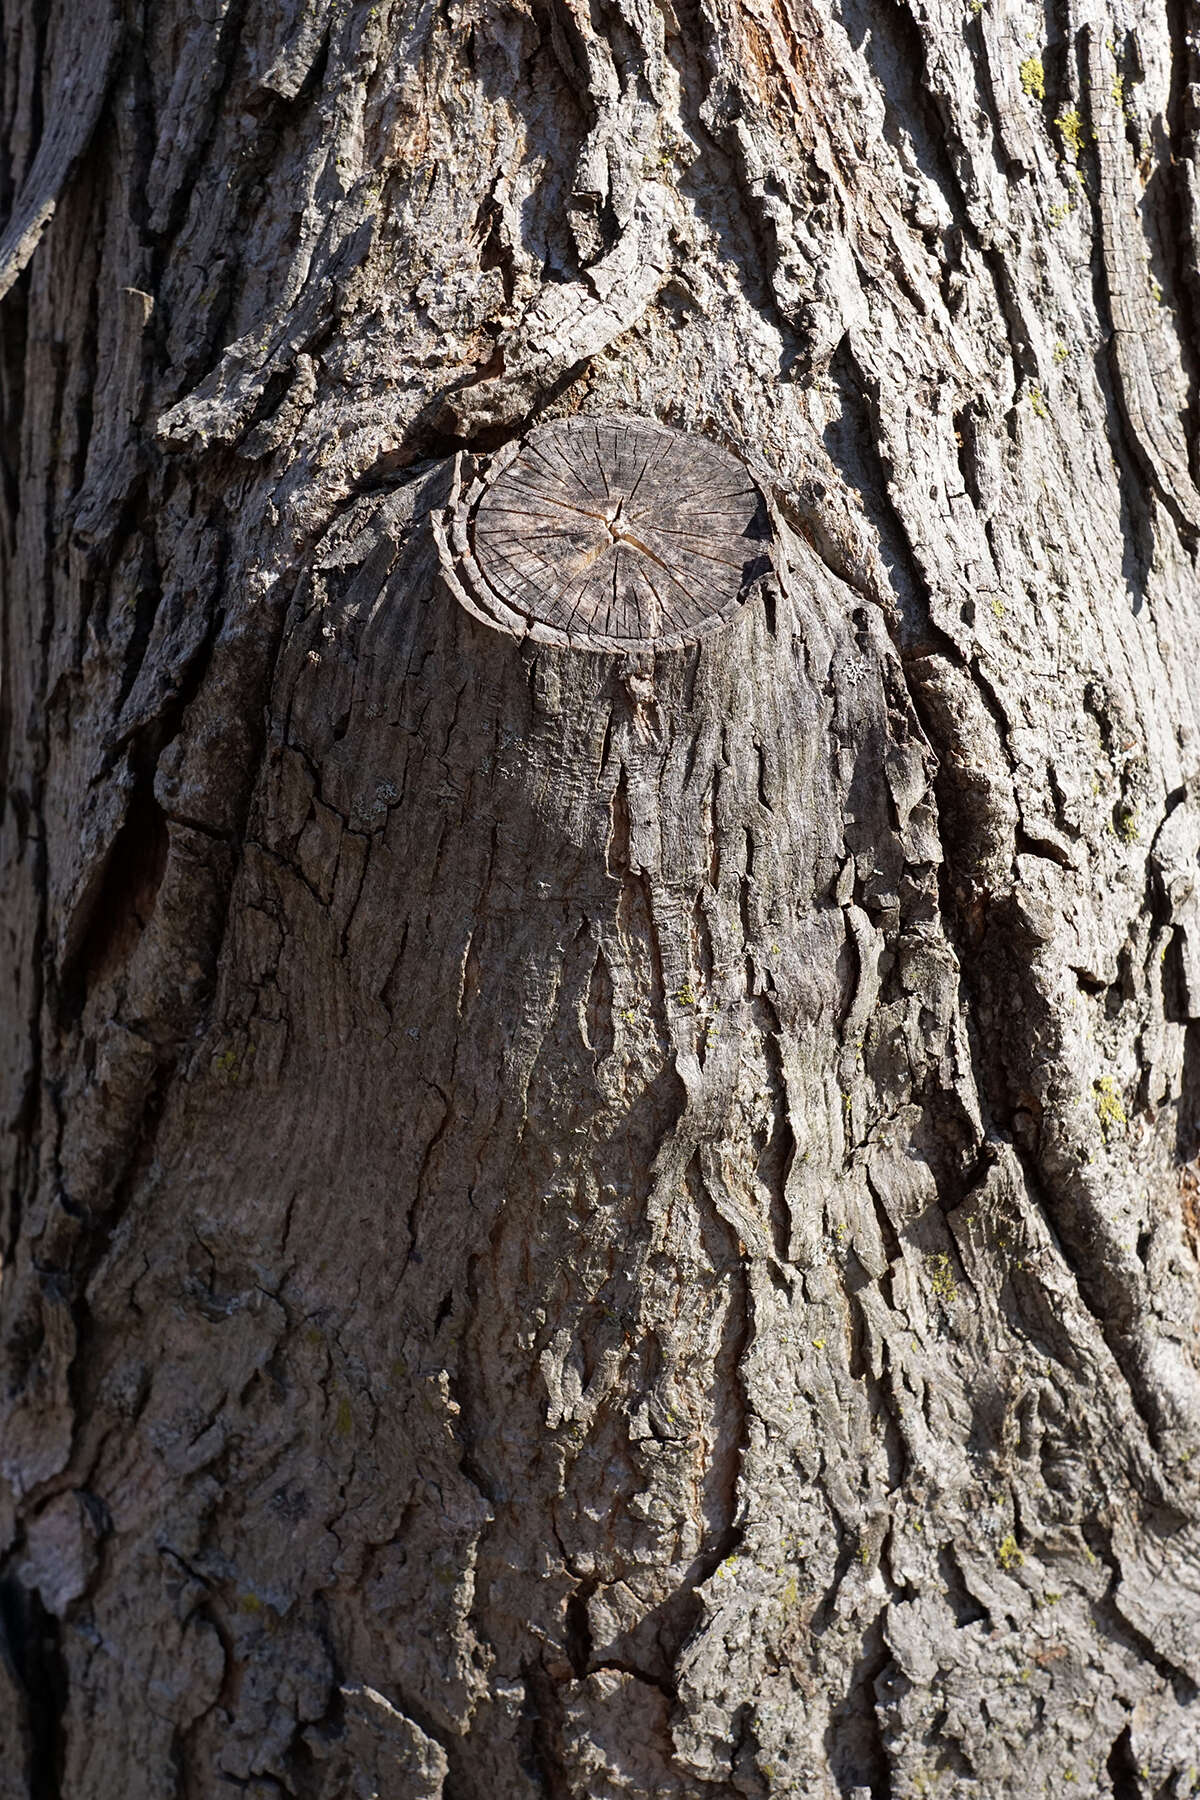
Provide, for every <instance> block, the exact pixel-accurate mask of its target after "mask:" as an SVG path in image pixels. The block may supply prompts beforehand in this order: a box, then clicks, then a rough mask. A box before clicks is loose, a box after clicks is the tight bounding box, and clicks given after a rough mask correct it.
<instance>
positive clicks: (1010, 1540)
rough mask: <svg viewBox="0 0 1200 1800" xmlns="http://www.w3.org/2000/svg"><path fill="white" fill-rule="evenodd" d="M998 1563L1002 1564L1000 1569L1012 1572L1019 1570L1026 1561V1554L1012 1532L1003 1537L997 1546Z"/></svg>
mask: <svg viewBox="0 0 1200 1800" xmlns="http://www.w3.org/2000/svg"><path fill="white" fill-rule="evenodd" d="M996 1561H997V1562H998V1563H999V1564H1000V1567H1001V1568H1002V1569H1004V1570H1005V1571H1007V1572H1011V1571H1012V1570H1013V1569H1019V1568H1020V1566H1021V1564H1022V1563H1023V1562H1024V1561H1025V1552H1024V1551H1023V1550H1022V1549H1021V1546H1020V1545H1019V1544H1018V1543H1017V1540H1016V1538H1015V1537H1014V1536H1013V1534H1012V1532H1011V1531H1010V1532H1008V1534H1007V1535H1006V1536H1005V1537H1002V1538H1001V1539H1000V1542H999V1543H998V1544H997V1546H996Z"/></svg>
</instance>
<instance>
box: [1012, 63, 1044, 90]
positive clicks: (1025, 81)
mask: <svg viewBox="0 0 1200 1800" xmlns="http://www.w3.org/2000/svg"><path fill="white" fill-rule="evenodd" d="M1018 72H1019V74H1020V77H1021V92H1022V93H1023V94H1025V95H1026V96H1027V97H1028V98H1029V99H1030V100H1044V99H1045V98H1046V71H1045V70H1044V69H1043V67H1042V59H1041V57H1040V56H1027V57H1026V58H1025V61H1024V62H1023V63H1022V64H1021V67H1020V70H1019V71H1018Z"/></svg>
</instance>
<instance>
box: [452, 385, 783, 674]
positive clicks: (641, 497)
mask: <svg viewBox="0 0 1200 1800" xmlns="http://www.w3.org/2000/svg"><path fill="white" fill-rule="evenodd" d="M769 535H770V526H769V524H768V520H767V509H766V503H765V500H764V498H763V496H762V494H761V493H760V492H759V490H758V488H757V487H756V486H755V484H754V482H753V481H752V480H751V478H750V475H749V474H748V472H747V470H746V468H745V465H744V464H742V463H741V462H739V461H738V459H737V458H736V457H735V456H733V455H731V454H730V453H729V452H728V451H726V450H722V449H721V448H720V446H718V445H716V444H712V443H709V442H707V441H706V440H705V439H703V438H701V437H698V436H696V435H695V434H692V433H684V432H680V431H672V430H670V429H669V428H668V427H665V426H662V425H659V424H657V423H656V422H655V421H653V420H649V419H647V420H637V419H624V420H621V419H617V420H612V419H602V418H601V419H591V418H584V419H563V420H558V421H556V422H555V423H553V424H550V425H546V426H542V427H541V428H539V429H538V430H535V431H532V432H530V433H529V434H528V436H526V437H524V438H523V439H521V440H520V441H519V442H518V443H516V444H514V445H513V446H511V448H510V451H509V453H508V454H507V455H506V456H504V457H502V458H497V459H496V462H495V464H494V465H493V467H492V469H491V470H489V471H488V473H487V476H486V478H485V481H484V485H483V492H482V494H481V495H480V496H479V497H478V498H476V499H475V501H474V504H473V506H471V508H470V525H469V538H470V542H471V544H472V546H473V549H474V561H475V564H476V567H477V569H478V571H479V576H480V578H481V579H480V580H478V581H476V582H475V583H474V586H475V588H476V591H477V592H478V593H481V597H482V598H483V603H484V605H485V606H486V605H487V596H488V595H490V596H492V597H493V608H492V610H493V611H494V612H495V614H496V616H497V622H498V623H501V622H507V621H508V620H513V622H514V623H518V624H519V628H523V629H524V630H527V631H529V632H530V634H531V635H532V636H534V637H535V638H539V639H542V640H543V641H546V642H551V643H561V644H571V645H573V646H575V647H576V648H579V649H595V650H636V649H652V648H654V647H655V646H658V647H661V648H667V647H671V646H679V645H682V644H687V643H694V642H695V641H696V640H697V639H699V638H701V637H703V636H705V635H706V633H708V632H710V631H713V630H715V629H716V627H717V626H719V625H722V624H724V623H725V621H726V620H728V619H729V618H731V617H732V615H733V614H734V613H735V612H736V611H737V609H738V607H739V606H740V605H742V604H744V602H745V600H746V598H747V594H748V592H749V590H750V588H751V586H752V585H753V583H754V582H756V581H758V580H760V579H761V577H762V576H764V575H765V574H766V573H767V572H768V570H769V569H770V558H769V556H768V554H767V540H768V537H769ZM514 615H515V620H514V618H513V616H514ZM539 627H540V628H541V629H539Z"/></svg>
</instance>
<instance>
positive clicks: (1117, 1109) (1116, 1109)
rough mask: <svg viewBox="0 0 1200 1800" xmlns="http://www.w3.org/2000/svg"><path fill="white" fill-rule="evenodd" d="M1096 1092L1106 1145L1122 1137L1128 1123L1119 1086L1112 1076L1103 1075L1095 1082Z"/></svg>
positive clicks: (1097, 1111)
mask: <svg viewBox="0 0 1200 1800" xmlns="http://www.w3.org/2000/svg"><path fill="white" fill-rule="evenodd" d="M1092 1085H1093V1087H1094V1088H1095V1090H1096V1113H1097V1116H1098V1118H1099V1120H1100V1131H1101V1134H1102V1136H1103V1138H1104V1141H1105V1143H1106V1144H1107V1143H1110V1142H1111V1141H1112V1139H1113V1138H1116V1137H1120V1136H1121V1134H1122V1133H1123V1132H1124V1130H1125V1126H1126V1123H1127V1120H1126V1116H1125V1108H1124V1106H1123V1104H1122V1102H1121V1096H1120V1093H1119V1092H1118V1090H1117V1084H1116V1082H1115V1081H1114V1080H1113V1078H1112V1076H1111V1075H1101V1076H1099V1077H1098V1079H1097V1080H1096V1081H1095V1082H1093V1084H1092Z"/></svg>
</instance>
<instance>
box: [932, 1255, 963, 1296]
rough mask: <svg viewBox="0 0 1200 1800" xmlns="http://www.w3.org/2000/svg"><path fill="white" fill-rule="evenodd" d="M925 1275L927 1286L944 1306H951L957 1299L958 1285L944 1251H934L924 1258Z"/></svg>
mask: <svg viewBox="0 0 1200 1800" xmlns="http://www.w3.org/2000/svg"><path fill="white" fill-rule="evenodd" d="M925 1273H926V1275H927V1276H928V1278H929V1285H930V1287H931V1288H932V1289H933V1291H934V1293H935V1294H936V1295H937V1297H938V1299H939V1300H941V1301H943V1302H944V1304H945V1305H946V1306H953V1305H954V1302H955V1301H956V1300H957V1299H958V1285H957V1283H956V1282H955V1279H954V1269H953V1267H952V1266H951V1262H950V1258H949V1257H948V1256H947V1254H946V1252H945V1251H944V1250H934V1251H931V1252H930V1254H929V1255H928V1256H927V1257H926V1258H925Z"/></svg>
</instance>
